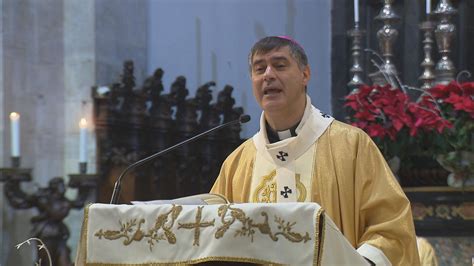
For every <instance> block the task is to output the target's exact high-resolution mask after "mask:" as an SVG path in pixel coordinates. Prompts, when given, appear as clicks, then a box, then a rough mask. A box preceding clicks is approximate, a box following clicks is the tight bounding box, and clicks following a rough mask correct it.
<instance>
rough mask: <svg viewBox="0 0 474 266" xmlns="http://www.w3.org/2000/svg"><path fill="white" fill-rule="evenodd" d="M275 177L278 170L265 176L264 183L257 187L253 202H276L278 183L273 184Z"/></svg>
mask: <svg viewBox="0 0 474 266" xmlns="http://www.w3.org/2000/svg"><path fill="white" fill-rule="evenodd" d="M275 176H276V170H273V171H272V172H271V173H270V174H269V175H266V176H263V179H262V181H261V182H260V184H259V185H258V186H257V188H256V189H255V193H254V194H253V202H264V203H271V202H276V196H277V192H276V182H275V181H273V182H272V180H273V178H274V177H275Z"/></svg>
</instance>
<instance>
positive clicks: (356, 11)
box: [354, 0, 359, 23]
mask: <svg viewBox="0 0 474 266" xmlns="http://www.w3.org/2000/svg"><path fill="white" fill-rule="evenodd" d="M354 22H355V23H359V0H354Z"/></svg>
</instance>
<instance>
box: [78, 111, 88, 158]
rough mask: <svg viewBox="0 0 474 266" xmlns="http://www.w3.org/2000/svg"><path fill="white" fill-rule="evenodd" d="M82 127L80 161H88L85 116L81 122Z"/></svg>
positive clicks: (80, 126)
mask: <svg viewBox="0 0 474 266" xmlns="http://www.w3.org/2000/svg"><path fill="white" fill-rule="evenodd" d="M79 128H80V139H79V162H80V163H87V158H86V157H87V156H86V151H87V121H86V119H85V118H82V119H81V121H80V122H79Z"/></svg>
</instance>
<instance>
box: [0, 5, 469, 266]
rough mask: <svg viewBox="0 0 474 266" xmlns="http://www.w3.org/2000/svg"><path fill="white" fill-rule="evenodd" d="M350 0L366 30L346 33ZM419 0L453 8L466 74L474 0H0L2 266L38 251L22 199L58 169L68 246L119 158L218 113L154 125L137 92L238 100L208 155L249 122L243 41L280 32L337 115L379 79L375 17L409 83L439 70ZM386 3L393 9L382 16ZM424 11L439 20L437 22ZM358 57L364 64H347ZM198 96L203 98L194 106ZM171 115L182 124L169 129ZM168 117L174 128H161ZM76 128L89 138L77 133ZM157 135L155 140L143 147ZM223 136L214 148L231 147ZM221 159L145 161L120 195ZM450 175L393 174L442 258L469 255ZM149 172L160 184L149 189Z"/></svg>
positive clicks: (144, 193)
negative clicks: (295, 45)
mask: <svg viewBox="0 0 474 266" xmlns="http://www.w3.org/2000/svg"><path fill="white" fill-rule="evenodd" d="M355 2H357V3H358V5H357V6H358V12H357V14H358V16H359V28H357V29H358V30H359V31H354V27H355V24H354V19H355V18H354V17H355V14H354V3H355ZM428 2H430V4H431V11H433V12H434V11H435V10H436V8H437V7H438V6H443V5H449V6H450V7H452V10H455V12H453V13H452V14H451V13H450V14H449V16H448V18H449V21H448V22H447V23H448V24H449V23H451V25H454V26H455V34H454V35H453V36H452V37H449V40H447V41H446V42H449V50H450V51H449V53H448V54H447V56H448V57H449V58H450V59H451V60H452V62H453V65H454V66H455V70H453V77H452V78H453V79H456V78H459V79H461V80H465V81H469V80H470V81H472V80H473V78H472V77H467V76H466V75H464V74H461V75H458V73H460V72H462V71H463V70H467V71H469V72H471V73H474V50H473V49H472V47H474V37H473V36H474V16H473V15H474V3H473V2H472V1H470V0H453V1H447V0H431V1H429V0H428V1H411V0H410V1H408V0H396V1H391V0H385V1H382V0H359V1H347V0H334V1H328V0H271V1H270V0H257V1H255V0H229V1H219V0H176V1H170V0H120V1H119V0H82V1H73V0H47V1H38V0H0V14H1V22H0V103H1V104H0V117H1V119H0V136H1V138H0V168H1V170H0V173H2V175H0V191H2V193H1V196H0V208H1V211H0V232H1V236H0V265H31V264H32V262H33V260H34V259H35V256H36V253H35V250H34V248H31V247H22V248H20V249H16V248H15V245H17V244H18V243H21V242H23V241H25V240H26V239H28V238H29V237H31V234H32V233H31V231H32V228H33V227H34V226H33V224H34V222H32V221H31V219H32V218H33V217H37V216H38V211H40V212H41V207H40V206H35V205H31V204H29V205H28V204H26V205H22V204H21V203H22V200H24V199H25V198H28V197H32V196H37V197H41V196H42V195H41V193H42V192H45V191H47V190H44V188H46V187H48V186H49V187H51V186H53V185H52V184H58V182H59V183H61V182H60V181H58V180H60V178H59V179H58V178H56V177H61V178H63V179H64V183H65V184H66V188H67V190H66V193H65V194H66V199H64V202H65V203H64V204H66V205H65V207H64V208H66V211H67V212H66V213H65V215H64V217H65V218H64V224H65V225H66V226H67V228H68V229H69V233H70V235H69V238H68V240H67V245H68V246H69V248H70V249H71V253H70V254H71V255H70V257H71V259H73V258H74V256H75V251H76V248H77V242H78V237H79V234H80V232H79V231H80V226H81V222H82V218H83V217H82V209H81V206H83V205H84V204H87V202H93V201H100V202H107V200H108V198H109V197H110V193H111V190H112V188H111V187H110V184H109V183H108V180H109V179H110V178H112V179H113V178H114V177H116V176H117V175H118V173H120V170H121V169H123V167H124V165H127V164H128V163H130V162H133V161H134V160H136V159H140V158H142V157H143V156H144V155H147V154H150V152H152V151H153V150H155V151H157V150H160V149H162V148H166V147H167V146H170V145H171V144H173V143H176V141H178V140H182V139H184V138H186V137H190V136H192V135H193V134H194V133H195V132H196V131H199V129H201V126H202V128H206V127H204V126H203V125H204V124H205V122H206V121H207V124H206V125H207V126H210V125H213V124H212V121H211V122H210V120H206V121H204V122H201V120H200V122H199V124H196V123H190V124H188V123H187V122H186V123H184V122H182V121H179V119H178V117H173V118H172V117H171V114H170V113H167V112H164V113H165V114H166V113H167V114H168V118H169V119H171V120H173V119H174V120H175V121H171V122H170V120H169V119H168V120H166V119H164V118H163V114H164V113H163V112H161V113H157V114H156V115H157V117H159V119H158V120H156V121H165V122H166V121H168V122H170V123H168V124H167V123H153V121H154V120H152V119H151V118H153V114H154V113H153V112H152V111H149V110H148V111H144V110H141V109H140V108H138V109H137V108H136V106H137V105H136V104H137V103H140V104H144V105H145V106H146V104H147V103H152V102H153V99H154V98H153V97H154V96H153V91H154V89H157V88H158V90H161V93H162V94H161V96H160V95H158V96H157V95H155V96H156V97H157V99H162V98H163V97H162V96H163V95H167V97H168V96H169V95H172V96H173V95H175V96H176V95H179V93H180V92H183V93H184V94H181V101H176V102H175V101H171V104H170V105H171V106H170V107H169V110H171V111H172V112H173V111H177V110H179V108H180V107H179V106H180V103H181V104H184V105H185V104H188V103H191V105H192V106H199V108H201V109H199V110H200V113H199V114H200V117H201V118H202V117H204V114H205V111H204V110H210V111H209V112H211V111H216V110H217V111H218V112H220V113H219V114H221V115H222V116H224V119H226V117H225V116H226V114H229V117H232V115H234V116H235V115H236V114H238V113H239V112H244V113H247V114H249V115H250V116H251V117H252V120H251V121H250V122H249V123H247V124H245V125H242V128H241V130H240V129H237V131H235V129H234V131H232V132H233V133H236V132H237V135H235V134H234V135H233V137H232V138H231V139H230V140H223V139H219V140H216V139H212V138H210V139H207V140H205V141H203V142H202V143H200V144H199V145H201V146H199V147H201V149H200V150H202V151H203V154H204V155H203V158H198V159H196V160H211V159H212V158H214V157H216V154H217V153H216V152H217V151H215V150H213V148H212V145H209V143H210V142H212V141H222V142H223V143H229V142H230V143H231V144H232V145H237V144H238V143H239V142H240V141H242V140H243V139H246V138H248V137H250V136H252V135H253V134H254V133H255V132H256V131H257V130H258V121H259V116H260V111H259V107H258V106H257V104H256V103H255V101H254V99H253V94H252V91H251V82H250V79H249V75H248V65H247V64H248V63H247V55H248V50H249V49H250V47H251V46H252V44H253V43H254V42H255V41H256V40H258V39H260V38H262V37H264V36H267V35H289V36H292V37H294V38H295V39H296V40H298V42H299V43H301V45H302V46H303V47H304V49H305V51H306V53H307V54H308V57H309V64H310V66H311V67H312V69H311V70H312V79H311V82H310V84H309V86H308V94H309V95H310V97H311V99H312V101H313V103H314V104H315V105H316V106H317V107H318V108H319V109H321V110H322V111H324V112H326V113H329V114H332V115H333V116H335V117H336V118H337V119H339V120H342V121H346V119H347V117H348V115H349V112H348V110H347V108H345V107H344V97H345V96H346V95H348V94H350V93H351V92H352V91H353V90H354V88H355V87H357V86H358V85H360V84H372V83H377V82H378V81H376V80H375V81H374V79H373V75H371V73H373V72H376V69H375V67H374V64H372V61H371V59H372V55H371V52H370V51H368V50H366V49H372V50H374V51H379V54H380V55H381V56H382V57H383V59H386V58H387V57H386V53H385V54H384V53H383V51H381V50H380V49H381V47H380V46H379V42H381V40H380V39H381V38H380V37H377V31H379V30H380V29H381V28H382V27H383V26H384V25H385V27H388V29H389V30H391V32H392V33H393V32H394V31H396V34H395V35H396V36H395V37H394V39H393V40H392V39H391V40H390V41H387V40H385V41H386V44H387V43H388V45H389V46H390V48H391V50H392V51H393V65H394V66H395V67H396V70H397V72H398V76H399V77H400V78H401V80H402V83H404V84H408V85H410V86H414V87H421V86H422V85H423V84H424V82H425V83H426V82H437V81H436V80H435V79H434V78H432V79H431V80H430V79H428V80H426V79H424V80H423V79H422V80H420V79H419V77H420V76H421V75H422V73H423V71H426V69H427V67H426V66H422V65H421V63H422V62H423V60H424V59H426V56H427V55H426V40H427V37H426V34H425V32H426V30H425V31H423V29H422V28H423V27H422V26H421V24H422V22H424V21H426V20H427V19H428V16H427V15H426V12H425V5H426V3H428ZM383 8H389V10H390V11H391V12H393V14H396V15H397V17H387V18H383V17H382V18H379V19H376V17H377V15H379V14H380V12H381V10H382V9H383ZM439 17H442V15H439ZM431 19H432V21H433V23H435V24H434V26H433V28H432V30H433V31H434V27H435V26H436V23H440V22H439V21H440V19H439V18H438V17H437V18H434V17H433V18H431ZM424 25H425V26H426V24H424ZM386 29H387V28H386ZM359 34H360V35H359ZM389 35H390V34H389ZM389 37H393V36H392V35H390V36H389ZM446 38H448V37H446ZM432 39H433V43H431V50H430V51H431V52H432V57H433V60H434V61H435V62H436V61H438V60H439V59H440V54H439V52H437V47H436V44H435V43H434V33H433V36H432ZM357 41H358V43H357ZM424 48H425V49H424ZM384 56H385V57H384ZM355 62H359V63H360V68H354V65H355ZM159 68H160V69H162V71H163V72H160V71H157V69H159ZM432 68H433V69H432V70H431V71H432V72H433V73H434V71H435V70H434V66H432ZM448 72H449V71H448ZM445 74H446V73H445ZM447 74H449V73H447ZM155 75H156V76H155ZM180 77H181V78H180ZM182 77H184V79H183V78H182ZM351 82H352V83H351ZM160 86H161V87H160ZM160 88H161V89H160ZM137 91H140V93H136V92H137ZM147 93H148V94H147ZM173 93H175V94H173ZM158 94H159V93H158ZM114 95H115V96H114ZM117 95H118V96H117ZM143 95H145V96H143ZM186 95H187V96H186ZM203 95H204V97H205V98H206V97H207V98H206V99H207V102H206V101H204V102H206V103H205V104H204V105H205V106H207V107H202V106H201V105H200V103H201V100H202V97H203ZM109 96H110V97H109ZM127 97H129V98H127ZM146 97H149V98H146ZM160 97H161V98H160ZM176 97H178V96H176ZM209 97H212V98H209ZM127 99H133V101H128V102H127ZM186 99H187V100H186ZM189 99H192V100H189ZM471 99H472V98H471ZM121 100H123V102H122V103H120V105H121V106H125V107H124V109H123V110H121V111H122V113H120V112H116V113H113V112H112V113H107V110H108V111H110V109H107V108H108V107H107V106H106V105H107V104H109V105H108V106H110V101H118V102H120V101H121ZM226 100H228V101H230V103H229V102H228V101H226ZM220 103H223V105H220ZM104 104H105V105H104ZM104 106H105V107H104ZM226 106H227V107H226ZM101 108H102V109H101ZM127 108H128V109H127ZM196 108H198V107H196ZM206 108H208V109H206ZM209 108H210V109H209ZM226 108H227V109H226ZM104 110H105V111H104ZM169 110H168V111H169ZM225 110H228V111H229V113H226V111H225ZM115 111H116V110H115ZM12 112H16V113H18V114H20V121H21V123H20V129H19V141H18V142H19V143H20V145H19V150H18V151H16V152H17V154H16V156H14V157H15V158H16V159H15V160H12V150H14V147H12V146H14V145H15V144H13V141H12V139H13V136H12V134H13V133H12V132H11V131H10V123H11V122H10V113H12ZM104 112H105V113H104ZM114 115H115V116H114ZM193 115H194V114H192V115H191V118H193V117H194V120H196V119H197V118H196V117H195V116H193ZM176 116H178V115H177V114H176ZM81 118H85V121H86V122H87V125H85V126H82V127H83V128H85V129H81V126H80V125H79V124H80V121H81ZM165 118H166V117H165ZM146 119H148V120H146ZM160 119H162V120H160ZM183 119H186V117H185V118H183ZM147 121H148V122H147ZM183 121H187V120H183ZM178 122H179V123H178ZM471 123H472V121H471ZM175 124H176V125H185V126H182V127H173V125H175ZM214 124H215V121H214ZM188 125H189V127H186V126H188ZM169 128H173V130H177V131H173V132H179V134H178V135H179V136H178V137H177V138H175V139H167V138H169V136H170V133H169V132H168V133H167V131H166V130H167V129H169ZM154 130H155V131H154ZM161 130H165V131H161ZM239 130H240V135H239ZM83 132H85V133H83ZM83 134H85V135H87V137H86V138H85V140H84V139H82V140H81V135H83ZM154 134H157V135H154ZM171 135H172V134H171ZM230 135H232V134H230ZM156 136H160V137H162V138H160V140H159V141H157V142H156V143H155V144H156V145H155V144H151V142H152V139H153V138H157V137H156ZM471 138H472V139H474V137H472V132H471ZM165 140H166V141H165ZM147 141H150V143H148V142H147ZM206 141H207V142H206ZM471 143H472V142H471ZM206 145H207V146H206ZM232 145H231V146H230V147H227V146H225V147H224V146H222V147H224V148H223V149H221V150H223V151H224V153H225V152H229V151H230V150H232V147H233V146H232ZM203 147H207V148H203ZM219 147H221V146H219ZM192 148H196V147H193V146H191V147H188V148H187V149H184V150H183V151H182V152H181V153H178V154H176V156H177V157H176V158H178V159H180V160H182V161H187V159H188V158H191V157H190V156H191V154H193V150H192ZM470 152H471V153H472V152H473V151H472V146H471V148H470ZM225 156H226V154H223V153H219V154H218V156H217V157H220V158H217V161H216V160H214V161H210V162H209V165H213V168H211V169H200V171H202V174H201V176H200V177H199V178H198V179H200V180H195V182H197V183H196V184H198V185H197V186H196V187H198V188H199V191H196V190H190V189H187V188H186V185H185V184H184V183H186V182H185V181H186V179H185V178H186V176H188V175H189V173H188V172H189V169H191V171H194V170H193V168H192V167H193V166H194V165H195V164H193V163H192V162H188V163H189V164H188V165H172V166H173V167H175V168H176V169H178V170H176V171H175V170H169V169H168V170H163V171H165V173H166V174H167V176H168V178H170V179H163V180H161V179H159V178H158V177H159V176H163V173H156V172H154V170H153V169H152V168H153V167H150V168H144V170H141V171H137V173H136V176H133V177H132V178H130V179H129V180H130V181H129V182H131V183H128V184H127V187H128V188H129V189H128V190H127V189H125V191H124V193H123V194H124V198H122V200H124V201H125V200H131V199H137V198H139V199H153V198H160V197H161V198H171V197H177V196H185V195H189V194H193V193H197V192H205V191H206V189H208V187H209V184H211V183H212V182H213V181H214V178H215V176H214V175H215V169H216V167H218V165H219V163H220V162H221V161H222V159H223V158H225ZM185 158H186V159H185ZM168 160H169V158H168ZM189 161H192V160H191V159H189ZM164 162H166V161H164ZM168 162H169V161H168ZM471 163H472V161H471ZM15 164H16V165H15ZM166 165H167V164H166V163H163V161H162V162H161V164H160V163H157V164H154V165H153V166H154V167H155V169H156V168H158V169H167V168H166ZM13 166H16V169H20V170H21V171H23V172H21V171H20V172H21V173H20V175H18V178H19V180H21V181H19V182H18V183H17V185H19V186H16V187H12V186H7V184H6V183H7V182H6V179H7V178H6V176H8V174H11V169H12V168H13ZM160 167H161V168H160ZM168 168H170V166H169V164H168ZM217 170H218V169H217ZM9 171H10V172H9ZM160 171H161V170H160ZM166 171H171V172H166ZM430 173H431V172H430ZM440 173H444V172H442V171H441V172H440ZM447 174H448V173H445V176H442V177H441V179H442V180H441V181H439V179H440V178H438V179H437V180H438V181H436V182H437V183H433V182H432V181H430V179H429V178H428V179H429V180H428V181H426V177H423V178H424V181H423V182H424V183H423V182H422V183H420V182H418V181H417V180H412V179H410V181H406V179H403V178H401V182H402V185H403V186H404V188H405V191H406V192H407V195H409V197H410V200H412V203H416V206H418V207H419V208H418V209H416V210H417V211H418V212H414V214H416V215H417V217H415V220H416V230H417V234H418V235H420V236H423V237H426V239H427V240H428V241H429V242H430V243H431V244H432V245H433V247H434V248H435V250H436V252H437V256H438V260H439V263H440V265H468V264H469V265H470V263H471V258H472V257H474V241H473V240H474V226H473V221H474V219H473V213H474V211H473V207H474V203H473V202H474V189H473V187H464V188H453V187H449V186H448V185H447V184H446V181H445V180H446V178H447ZM148 175H154V176H158V177H157V178H158V179H159V181H156V180H149V179H147V176H148ZM174 175H176V176H178V177H177V178H176V180H174ZM433 175H434V174H433ZM28 178H30V179H28ZM183 178H184V179H183ZM201 179H205V180H201ZM415 179H416V178H415ZM61 180H62V179H61ZM132 180H133V181H132ZM137 180H138V181H137ZM145 180H146V181H145ZM183 180H184V181H183ZM93 181H97V182H93ZM153 182H154V183H153ZM404 182H407V183H404ZM416 182H418V183H416ZM20 183H21V184H20ZM415 183H416V184H415ZM149 184H153V185H154V186H155V189H149V187H150V186H149ZM12 188H13V189H12ZM77 188H80V189H77ZM14 190H15V191H14ZM423 193H425V194H423ZM7 194H9V196H8V197H14V198H15V200H16V201H17V203H18V204H17V205H16V206H12V204H11V202H9V200H7ZM443 199H444V201H443ZM446 199H447V200H446ZM13 205H14V204H13ZM61 206H63V205H61ZM59 208H62V207H59Z"/></svg>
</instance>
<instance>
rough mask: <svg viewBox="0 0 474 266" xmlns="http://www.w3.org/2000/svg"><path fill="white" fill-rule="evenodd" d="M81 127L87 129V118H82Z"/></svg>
mask: <svg viewBox="0 0 474 266" xmlns="http://www.w3.org/2000/svg"><path fill="white" fill-rule="evenodd" d="M79 127H80V128H86V127H87V121H86V119H85V118H81V121H80V122H79Z"/></svg>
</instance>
